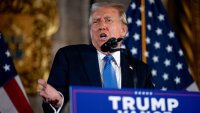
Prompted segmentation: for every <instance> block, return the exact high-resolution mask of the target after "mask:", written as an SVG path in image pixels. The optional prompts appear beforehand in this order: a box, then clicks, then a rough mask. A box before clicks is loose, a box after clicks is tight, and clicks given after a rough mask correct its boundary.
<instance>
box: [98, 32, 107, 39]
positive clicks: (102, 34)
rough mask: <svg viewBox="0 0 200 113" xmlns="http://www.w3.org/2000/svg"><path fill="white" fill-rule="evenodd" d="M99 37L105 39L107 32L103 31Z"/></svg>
mask: <svg viewBox="0 0 200 113" xmlns="http://www.w3.org/2000/svg"><path fill="white" fill-rule="evenodd" d="M99 37H100V39H104V38H106V37H107V34H105V33H101V34H100V35H99Z"/></svg>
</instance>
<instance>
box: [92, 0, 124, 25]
mask: <svg viewBox="0 0 200 113" xmlns="http://www.w3.org/2000/svg"><path fill="white" fill-rule="evenodd" d="M103 7H112V8H115V9H117V10H118V11H119V16H120V20H121V22H122V23H123V24H125V25H127V20H126V13H125V10H124V6H123V5H122V4H118V3H108V2H96V3H94V4H92V7H91V9H90V17H89V26H90V25H91V24H92V14H93V13H94V12H95V11H96V10H98V9H100V8H103Z"/></svg>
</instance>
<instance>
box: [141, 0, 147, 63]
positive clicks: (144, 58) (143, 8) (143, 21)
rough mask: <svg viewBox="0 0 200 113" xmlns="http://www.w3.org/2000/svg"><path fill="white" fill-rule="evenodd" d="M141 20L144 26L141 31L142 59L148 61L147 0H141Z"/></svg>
mask: <svg viewBox="0 0 200 113" xmlns="http://www.w3.org/2000/svg"><path fill="white" fill-rule="evenodd" d="M141 6H142V7H141V8H142V9H141V20H142V26H141V31H142V61H143V62H145V63H146V62H147V59H146V55H145V52H146V24H145V0H141Z"/></svg>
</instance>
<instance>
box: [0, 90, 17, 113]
mask: <svg viewBox="0 0 200 113" xmlns="http://www.w3.org/2000/svg"><path fill="white" fill-rule="evenodd" d="M0 97H1V100H0V103H1V104H0V113H18V112H17V110H16V108H15V106H14V105H13V103H12V102H11V100H10V98H9V97H8V95H7V93H6V92H5V90H4V88H3V87H1V88H0Z"/></svg>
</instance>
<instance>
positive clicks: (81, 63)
mask: <svg viewBox="0 0 200 113" xmlns="http://www.w3.org/2000/svg"><path fill="white" fill-rule="evenodd" d="M120 55H121V72H122V73H121V75H122V88H134V87H137V88H153V85H152V82H151V72H150V68H149V67H148V66H147V65H146V64H144V63H142V62H141V61H139V60H136V59H134V58H132V57H130V55H129V54H128V52H126V51H122V52H121V53H120ZM134 78H135V79H134ZM134 82H137V83H134ZM48 83H49V84H51V85H52V86H53V87H54V88H56V89H57V90H58V91H60V92H61V93H62V94H63V95H64V98H65V103H66V102H67V101H68V100H69V86H96V87H102V84H101V77H100V71H99V64H98V57H97V50H96V49H95V48H94V47H93V46H92V45H72V46H66V47H63V48H61V49H59V50H58V52H57V54H56V56H55V58H54V62H53V65H52V69H51V72H50V76H49V79H48ZM43 110H44V113H52V112H53V111H52V108H50V106H49V105H48V104H46V103H43Z"/></svg>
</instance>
